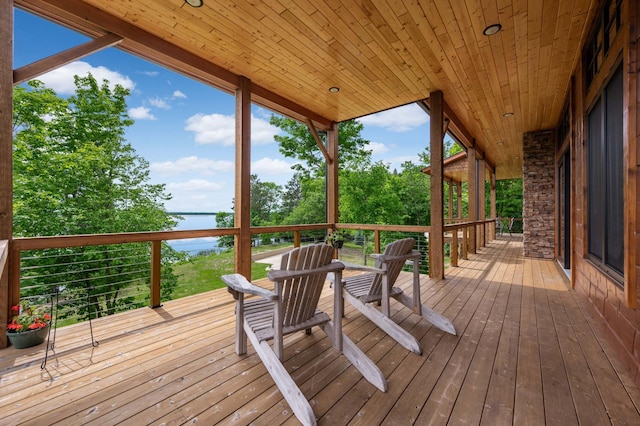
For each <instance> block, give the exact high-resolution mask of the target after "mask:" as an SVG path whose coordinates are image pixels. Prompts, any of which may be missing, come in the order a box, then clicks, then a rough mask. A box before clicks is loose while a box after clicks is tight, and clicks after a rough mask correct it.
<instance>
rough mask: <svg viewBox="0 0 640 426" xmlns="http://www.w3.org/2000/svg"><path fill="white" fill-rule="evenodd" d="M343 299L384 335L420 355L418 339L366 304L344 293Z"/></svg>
mask: <svg viewBox="0 0 640 426" xmlns="http://www.w3.org/2000/svg"><path fill="white" fill-rule="evenodd" d="M344 298H345V299H347V300H348V301H349V303H351V304H352V305H353V307H354V308H356V309H357V310H359V311H360V312H362V314H363V315H364V316H366V317H367V318H369V319H370V320H371V321H373V322H374V323H375V324H376V325H377V326H378V327H380V328H381V329H382V330H384V332H385V333H387V334H388V335H389V336H391V337H392V338H393V339H395V341H396V342H398V343H400V344H401V345H402V346H404V347H405V348H407V349H409V350H410V351H412V352H415V353H417V354H418V355H420V354H422V349H420V344H419V343H418V339H416V338H415V337H413V336H412V335H411V334H409V332H408V331H406V330H405V329H404V328H402V327H400V326H399V325H398V324H396V323H395V322H393V321H392V320H391V319H390V318H388V317H386V316H384V315H383V314H382V313H381V312H380V311H379V310H377V309H376V308H374V307H372V306H369V305H368V304H365V303H362V301H361V300H360V299H358V298H357V297H353V296H352V295H350V294H349V293H347V292H346V291H345V292H344Z"/></svg>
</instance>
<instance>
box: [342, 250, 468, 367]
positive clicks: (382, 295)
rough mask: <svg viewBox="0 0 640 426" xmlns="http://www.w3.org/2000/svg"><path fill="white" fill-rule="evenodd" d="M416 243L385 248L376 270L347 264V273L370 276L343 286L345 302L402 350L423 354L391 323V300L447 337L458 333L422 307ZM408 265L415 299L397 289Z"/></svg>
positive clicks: (413, 340)
mask: <svg viewBox="0 0 640 426" xmlns="http://www.w3.org/2000/svg"><path fill="white" fill-rule="evenodd" d="M415 243H416V240H415V239H413V238H405V239H402V240H398V241H394V242H393V243H391V244H389V245H388V246H387V247H386V249H385V251H384V253H383V254H375V255H373V256H374V257H375V258H376V263H375V267H367V266H360V265H353V264H349V263H346V262H344V263H345V266H346V269H350V270H359V271H366V272H368V273H366V274H361V275H355V276H352V277H347V278H343V280H342V282H343V293H344V299H346V300H347V301H349V303H351V304H352V305H353V306H354V307H355V308H356V309H357V310H359V311H360V312H362V313H363V314H364V315H365V316H366V317H367V318H369V319H370V320H371V321H373V322H374V323H376V325H378V326H379V327H380V328H381V329H383V330H384V331H385V332H386V333H387V334H388V335H389V336H391V337H392V338H394V339H395V340H396V341H397V342H398V343H400V344H401V345H402V346H404V347H405V348H407V349H409V350H411V351H413V352H415V353H417V354H421V353H422V349H421V348H420V344H419V343H418V340H417V339H416V338H415V337H413V336H412V335H411V334H409V332H407V331H406V330H405V329H403V328H402V327H400V326H399V325H398V324H396V323H395V322H394V321H393V320H392V319H391V307H390V303H389V302H390V300H389V299H390V298H391V297H393V298H394V299H396V300H397V301H399V302H400V303H402V304H403V305H404V306H406V307H408V308H409V309H411V310H413V312H414V313H416V314H418V315H420V316H422V317H423V318H424V319H426V320H427V321H429V322H430V323H431V324H433V325H434V326H435V327H437V328H439V329H441V330H443V331H446V332H447V333H450V334H453V335H455V334H456V329H455V327H454V326H453V324H452V323H451V321H449V320H448V319H447V318H445V317H444V316H442V315H441V314H439V313H437V312H435V311H434V310H433V309H430V308H428V307H426V306H424V305H423V304H422V303H420V270H419V268H420V265H419V264H420V252H419V251H417V250H413V247H414V245H415ZM407 261H411V262H412V263H413V297H410V296H407V295H406V294H405V293H404V292H403V291H402V289H400V288H398V287H394V283H395V282H396V279H397V278H398V275H400V272H401V271H402V267H403V266H404V265H405V263H406V262H407ZM373 302H377V303H376V304H378V305H382V306H381V310H379V309H378V308H376V307H375V306H372V303H373ZM336 315H337V314H336Z"/></svg>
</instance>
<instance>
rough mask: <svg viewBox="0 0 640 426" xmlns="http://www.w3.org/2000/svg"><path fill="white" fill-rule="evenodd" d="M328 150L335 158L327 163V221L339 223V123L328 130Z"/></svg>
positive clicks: (332, 223)
mask: <svg viewBox="0 0 640 426" xmlns="http://www.w3.org/2000/svg"><path fill="white" fill-rule="evenodd" d="M327 152H328V153H329V156H330V157H331V158H332V159H333V161H332V162H331V163H330V164H327V223H329V224H331V225H332V226H333V225H334V224H336V223H338V123H333V125H332V126H331V130H329V131H327Z"/></svg>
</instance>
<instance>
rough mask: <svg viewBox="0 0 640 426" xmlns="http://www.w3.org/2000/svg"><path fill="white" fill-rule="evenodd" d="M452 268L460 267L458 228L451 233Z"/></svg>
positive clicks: (450, 254)
mask: <svg viewBox="0 0 640 426" xmlns="http://www.w3.org/2000/svg"><path fill="white" fill-rule="evenodd" d="M449 256H450V257H451V266H458V228H456V229H454V230H453V231H452V232H451V250H450V253H449Z"/></svg>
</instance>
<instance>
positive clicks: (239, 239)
mask: <svg viewBox="0 0 640 426" xmlns="http://www.w3.org/2000/svg"><path fill="white" fill-rule="evenodd" d="M234 209H235V217H234V221H235V226H236V228H240V233H239V234H238V235H236V236H235V239H234V256H235V272H236V273H238V274H240V275H243V276H244V277H246V278H247V279H248V280H249V281H251V80H249V79H247V78H244V77H242V78H240V85H239V87H238V89H237V90H236V182H235V206H234Z"/></svg>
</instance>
